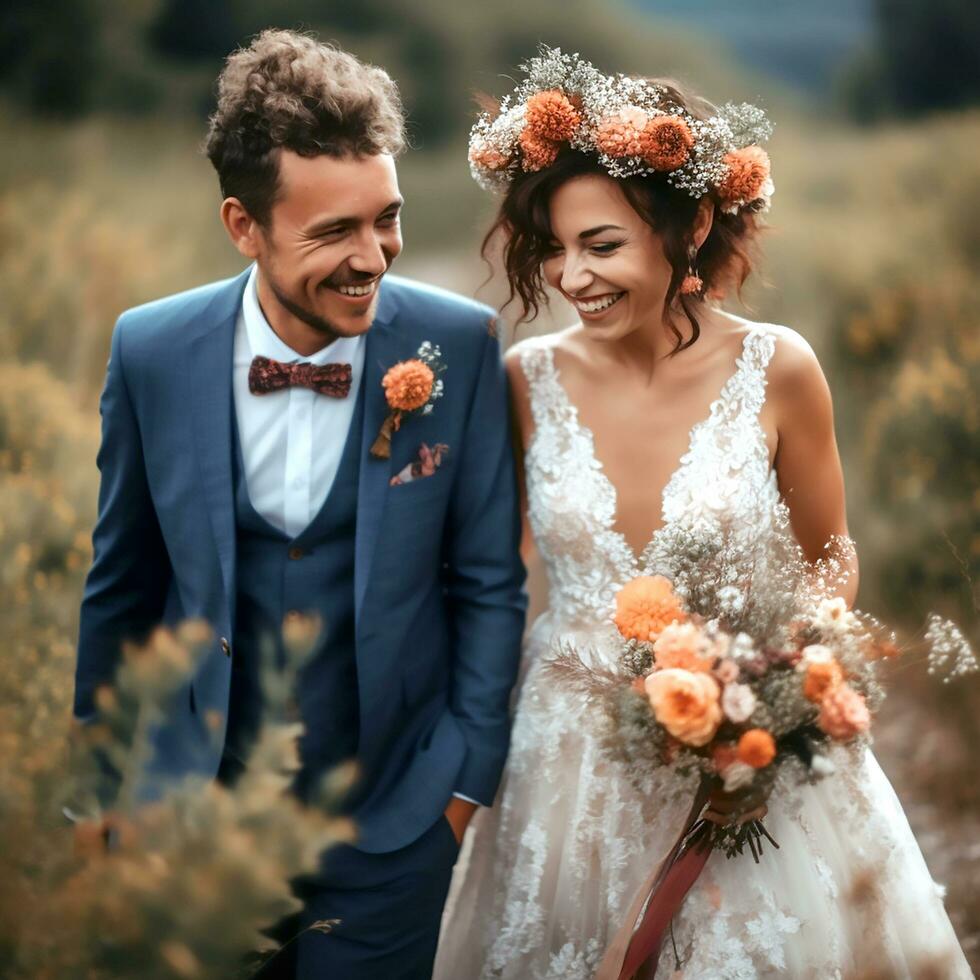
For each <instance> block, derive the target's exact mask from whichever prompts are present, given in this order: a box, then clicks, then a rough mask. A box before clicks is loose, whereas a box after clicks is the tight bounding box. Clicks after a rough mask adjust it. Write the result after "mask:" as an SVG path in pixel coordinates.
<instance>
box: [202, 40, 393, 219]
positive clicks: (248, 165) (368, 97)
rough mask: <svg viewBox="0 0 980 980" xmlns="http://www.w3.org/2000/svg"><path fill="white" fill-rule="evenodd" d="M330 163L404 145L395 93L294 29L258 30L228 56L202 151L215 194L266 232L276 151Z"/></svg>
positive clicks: (378, 77) (375, 72) (371, 70)
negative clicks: (235, 203) (237, 205)
mask: <svg viewBox="0 0 980 980" xmlns="http://www.w3.org/2000/svg"><path fill="white" fill-rule="evenodd" d="M283 148H285V149H288V150H292V151H293V152H294V153H298V154H300V155H301V156H305V157H313V156H319V155H321V154H326V155H329V156H333V157H341V156H347V155H354V156H365V155H373V154H377V153H391V154H392V155H395V156H397V155H398V154H399V153H401V151H402V150H403V149H404V148H405V117H404V112H403V110H402V104H401V98H400V97H399V94H398V87H397V86H396V85H395V83H394V82H393V81H392V80H391V78H390V77H389V76H388V75H387V73H386V72H384V71H383V70H382V69H380V68H376V67H374V66H373V65H366V64H363V63H362V62H360V61H358V60H357V58H355V57H354V56H353V55H351V54H348V53H347V52H345V51H340V50H339V49H337V48H335V47H333V46H331V45H328V44H322V43H320V42H319V41H317V40H315V39H314V38H312V37H310V36H308V35H306V34H299V33H297V32H295V31H284V30H265V31H263V32H262V33H261V34H259V35H257V36H256V37H255V38H254V39H253V40H252V43H251V44H249V46H248V47H247V48H241V49H239V50H238V51H235V52H234V53H233V54H231V55H230V56H229V57H228V60H227V62H226V64H225V67H224V70H223V71H222V72H221V75H220V76H219V77H218V107H217V109H216V110H215V112H214V113H213V115H212V116H211V118H210V121H209V126H208V135H207V138H206V140H205V144H204V150H205V153H206V154H207V156H208V159H210V161H211V163H212V164H213V165H214V169H215V170H216V171H217V172H218V180H219V182H220V184H221V193H222V195H223V196H224V197H237V198H238V199H239V200H240V201H241V202H242V204H243V205H244V207H245V209H246V210H247V211H248V213H249V214H250V215H251V216H252V217H253V218H255V219H256V221H258V222H259V223H260V224H262V225H263V226H267V225H268V223H269V221H270V219H271V213H272V206H273V204H275V201H276V197H277V194H278V191H279V151H280V150H281V149H283Z"/></svg>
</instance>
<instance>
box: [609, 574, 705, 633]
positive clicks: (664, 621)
mask: <svg viewBox="0 0 980 980" xmlns="http://www.w3.org/2000/svg"><path fill="white" fill-rule="evenodd" d="M686 620H687V613H686V612H684V607H683V606H682V605H681V601H680V599H679V598H678V597H677V594H676V593H675V592H674V587H673V585H671V584H670V580H669V579H666V578H664V577H663V575H641V576H639V577H638V578H634V579H632V580H631V581H629V582H627V583H626V584H625V585H624V586H623V587H622V588H621V589H620V590H619V592H617V593H616V614H615V617H614V622H615V623H616V628H617V629H618V630H619V632H620V633H621V634H622V635H623V636H624V637H625V638H626V639H627V640H642V641H645V642H650V641H652V640H656V639H657V637H658V636H659V635H660V634H661V633H662V632H663V630H664V628H665V627H667V626H669V625H670V624H671V623H683V622H685V621H686Z"/></svg>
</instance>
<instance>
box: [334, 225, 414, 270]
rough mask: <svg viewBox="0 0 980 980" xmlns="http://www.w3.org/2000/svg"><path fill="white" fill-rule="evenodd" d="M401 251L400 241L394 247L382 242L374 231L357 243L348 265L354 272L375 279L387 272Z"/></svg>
mask: <svg viewBox="0 0 980 980" xmlns="http://www.w3.org/2000/svg"><path fill="white" fill-rule="evenodd" d="M400 250H401V242H400V241H399V242H398V243H397V246H394V245H393V243H392V242H390V241H382V239H381V238H380V237H379V236H378V235H377V234H375V233H374V232H373V231H372V232H368V233H367V234H365V235H362V236H360V237H359V238H358V240H357V241H356V242H355V248H354V251H353V252H352V253H351V255H350V257H349V258H348V259H347V264H348V265H349V266H350V268H351V269H352V270H353V271H354V272H360V273H362V274H364V275H366V276H371V277H372V278H373V277H376V276H380V275H381V274H382V273H384V272H385V271H386V270H387V268H388V266H389V265H390V264H391V262H392V260H393V259H394V257H395V255H397V254H398V252H399V251H400Z"/></svg>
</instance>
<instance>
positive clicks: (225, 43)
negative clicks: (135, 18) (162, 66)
mask: <svg viewBox="0 0 980 980" xmlns="http://www.w3.org/2000/svg"><path fill="white" fill-rule="evenodd" d="M149 40H150V44H151V45H152V47H153V48H154V50H156V51H158V52H159V53H160V54H162V55H165V56H167V57H169V58H174V59H175V60H177V61H197V60H200V59H206V60H213V59H217V58H223V57H225V55H227V54H228V52H229V51H231V50H233V49H234V47H235V45H236V44H237V43H238V41H239V37H238V32H237V25H236V18H235V16H234V13H233V10H232V0H209V2H208V3H200V2H199V0H164V2H163V3H162V4H161V6H160V10H159V13H158V14H157V16H156V19H155V20H154V22H153V23H152V24H151V25H150V30H149Z"/></svg>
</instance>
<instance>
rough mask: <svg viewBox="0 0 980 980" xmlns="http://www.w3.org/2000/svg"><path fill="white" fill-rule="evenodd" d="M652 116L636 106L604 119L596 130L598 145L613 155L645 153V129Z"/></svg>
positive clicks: (622, 155) (633, 155) (627, 155)
mask: <svg viewBox="0 0 980 980" xmlns="http://www.w3.org/2000/svg"><path fill="white" fill-rule="evenodd" d="M649 120H650V117H649V116H648V115H647V114H646V113H645V112H644V111H643V110H642V109H637V108H636V107H634V106H629V107H627V108H626V109H623V110H622V112H619V113H617V114H616V115H615V116H610V117H609V118H607V119H605V120H603V122H602V123H601V125H600V126H599V128H598V130H597V131H596V146H597V147H598V148H599V149H600V151H601V152H603V153H606V154H608V155H609V156H611V157H638V156H642V155H643V139H642V134H643V130H644V128H645V127H646V124H647V123H648V122H649Z"/></svg>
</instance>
